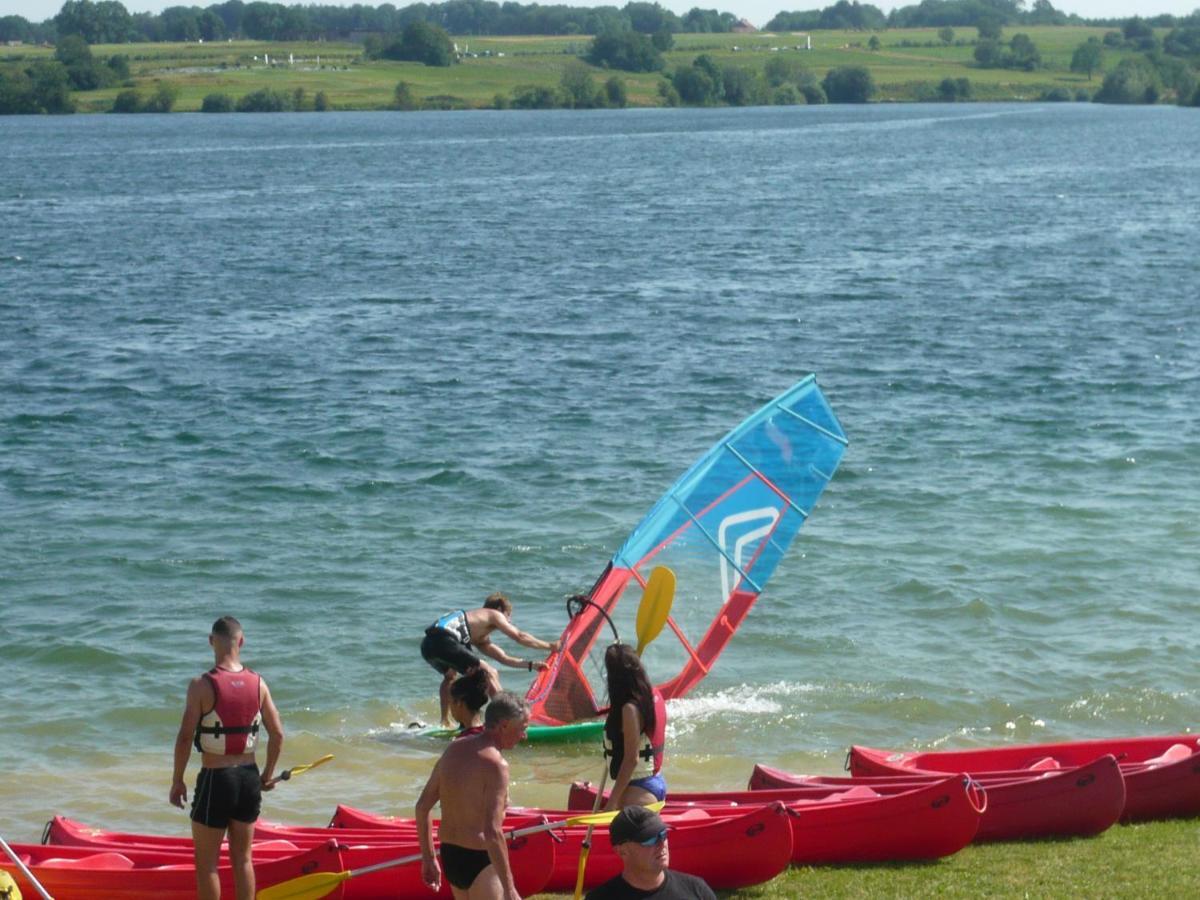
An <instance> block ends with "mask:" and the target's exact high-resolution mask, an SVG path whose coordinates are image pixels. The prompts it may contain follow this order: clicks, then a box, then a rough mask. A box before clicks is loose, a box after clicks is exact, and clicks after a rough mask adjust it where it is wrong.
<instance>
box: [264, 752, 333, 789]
mask: <svg viewBox="0 0 1200 900" xmlns="http://www.w3.org/2000/svg"><path fill="white" fill-rule="evenodd" d="M331 759H333V754H332V753H326V754H325V755H324V756H322V757H321V758H320V759H316V760H313V761H312V762H310V763H309V764H308V765H306V766H292V767H291V768H290V769H284V770H283V771H282V772H280V773H279V774H278V775H276V776H275V777H274V778H272V779H271V784H278V783H279V782H281V781H287V780H288V779H290V778H291V777H292V776H293V775H303V774H304V773H305V772H307V771H308V770H309V769H315V768H316V767H317V766H323V765H325V763H327V762H329V761H330V760H331Z"/></svg>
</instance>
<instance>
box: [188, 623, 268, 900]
mask: <svg viewBox="0 0 1200 900" xmlns="http://www.w3.org/2000/svg"><path fill="white" fill-rule="evenodd" d="M245 641H246V638H245V635H244V634H243V633H242V625H241V623H240V622H238V620H237V619H235V618H234V617H233V616H222V617H221V618H219V619H217V621H216V622H214V623H213V627H212V633H211V634H210V635H209V636H208V643H209V645H210V646H211V647H212V649H213V658H214V665H213V667H212V668H211V669H209V670H208V671H207V672H205V673H204V674H203V675H201V676H199V677H198V678H193V679H192V682H191V684H189V685H188V689H187V700H186V701H185V703H184V708H183V720H182V721H181V722H180V723H179V733H178V734H177V735H176V736H175V768H174V771H173V773H172V775H171V793H170V797H169V799H170V801H171V803H172V804H173V805H175V806H178V807H179V808H180V809H182V808H183V804H184V801H185V800H187V785H186V784H185V783H184V781H183V773H184V770H185V769H186V768H187V763H188V757H189V756H191V751H192V746H193V745H195V747H196V749H197V750H199V751H200V774H199V775H198V776H196V789H195V792H194V793H193V794H192V815H191V817H192V842H193V844H194V845H195V855H196V896H197V897H198V898H199V900H220V897H221V880H220V876H219V875H218V873H217V862H218V860H219V859H220V856H221V841H222V840H223V839H224V838H225V835H226V833H228V835H229V862H230V865H231V866H232V868H233V881H234V886H235V889H236V892H237V900H253V898H254V887H255V885H254V863H253V861H252V860H251V847H252V844H253V841H254V823H255V821H257V819H258V813H259V810H260V808H261V807H262V792H263V791H269V790H271V788H272V787H274V783H273V782H272V780H271V776H272V775H273V774H274V772H275V764H276V763H277V762H278V761H279V752H280V750H282V749H283V720H282V719H281V718H280V717H279V711H278V710H277V709H276V708H275V703H274V702H273V701H272V700H271V692H270V690H268V689H267V683H266V681H264V680H263V679H262V677H261V676H259V675H258V673H256V672H254V671H252V670H250V669H248V668H246V667H245V666H243V665H242V662H241V653H242V645H243V644H244V643H245ZM260 726H261V727H263V728H266V730H267V760H266V765H265V766H264V767H263V770H262V771H261V772H260V771H259V770H258V765H257V764H256V763H255V761H254V750H255V747H256V746H257V745H258V733H259V730H260Z"/></svg>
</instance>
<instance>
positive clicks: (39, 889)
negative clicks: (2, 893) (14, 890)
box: [0, 837, 54, 900]
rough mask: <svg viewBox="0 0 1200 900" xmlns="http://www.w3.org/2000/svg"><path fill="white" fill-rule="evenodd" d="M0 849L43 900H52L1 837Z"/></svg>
mask: <svg viewBox="0 0 1200 900" xmlns="http://www.w3.org/2000/svg"><path fill="white" fill-rule="evenodd" d="M0 847H3V848H4V852H5V853H7V854H8V857H9V859H11V860H12V861H13V862H14V863H16V865H17V868H18V869H20V870H21V874H22V875H24V876H25V877H26V878H27V879H29V883H30V884H32V885H33V886H34V887H35V888H36V889H37V892H38V893H39V894H41V895H42V897H43V898H44V900H54V898H53V897H51V896H50V895H49V894H48V893H47V892H46V889H45V888H44V887H42V884H41V882H40V881H38V880H37V879H36V878H34V877H33V873H32V872H30V871H29V867H28V866H26V865H25V863H23V862H21V857H19V856H17V854H16V853H15V852H13V848H12V847H10V846H8V841H6V840H4V838H2V837H0Z"/></svg>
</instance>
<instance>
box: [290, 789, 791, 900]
mask: <svg viewBox="0 0 1200 900" xmlns="http://www.w3.org/2000/svg"><path fill="white" fill-rule="evenodd" d="M534 814H539V815H541V816H544V817H545V818H546V819H548V820H550V821H556V820H558V819H565V818H569V817H570V816H572V815H579V813H578V811H561V810H553V811H551V810H530V809H522V810H519V811H516V810H513V811H510V812H509V816H510V817H511V819H512V821H522V822H525V823H528V822H529V821H530V819H529V816H531V815H534ZM663 818H664V820H665V821H666V823H667V824H668V825H670V826H671V827H672V831H671V838H670V843H669V845H668V846H669V848H670V853H671V863H670V865H671V868H672V869H677V870H678V871H681V872H687V873H688V874H691V875H696V876H699V877H700V878H703V879H704V880H705V881H706V882H708V885H709V886H710V887H711V888H713V890H718V891H723V890H737V889H738V888H744V887H750V886H752V885H755V884H762V883H763V882H765V881H770V880H771V879H772V878H774V877H775V876H776V875H778V874H779V873H780V872H782V871H783V870H784V869H786V868H787V867H788V864H789V863H790V862H791V858H792V829H791V825H790V821H789V820H790V818H791V816H790V814H789V813H788V811H787V809H786V808H785V807H784V806H783V804H780V803H775V804H766V805H762V806H756V807H753V808H751V809H732V810H729V813H728V814H727V815H722V816H717V815H710V811H709V810H700V809H695V810H690V811H688V812H686V813H683V814H682V815H676V814H668V815H665V816H664V817H663ZM509 821H510V819H506V820H505V827H506V828H507V827H509V824H508V823H509ZM372 832H373V833H374V834H377V835H379V834H383V835H388V834H395V833H400V834H412V833H414V825H413V821H412V819H396V818H392V817H388V816H378V815H374V814H372V813H367V812H363V811H361V810H357V809H353V808H351V807H347V806H338V808H337V811H336V812H335V813H334V815H333V825H332V826H331V829H330V830H329V831H328V832H326V834H327V835H330V834H331V835H335V836H340V835H344V834H350V835H353V836H354V838H353V839H354V840H355V841H358V840H360V839H362V836H363V835H364V834H370V833H372ZM586 832H587V828H586V827H584V826H582V825H574V826H570V827H567V828H564V829H562V830H561V831H556V832H555V834H556V835H557V836H558V837H559V838H560V839H561V841H562V842H561V843H560V844H559V845H558V853H557V855H556V856H555V864H554V871H553V872H552V873H551V875H550V879H549V881H548V883H547V884H546V886H545V887H544V888H542V890H543V891H546V892H547V893H555V892H570V891H571V890H572V889H573V888H574V887H575V876H576V871H577V868H578V865H579V853H580V850H581V849H582V844H583V838H584V835H585V833H586ZM277 834H278V833H277ZM620 871H621V862H620V859H619V858H618V857H617V855H616V853H615V852H614V851H613V849H612V846H611V845H610V844H609V842H608V828H607V827H598V828H596V829H595V830H594V831H593V832H592V849H591V853H590V855H589V856H588V865H587V873H586V875H587V877H586V881H585V886H586V887H588V888H591V887H595V886H596V885H598V884H600V883H601V882H604V881H607V880H608V879H609V878H612V877H613V876H614V875H616V874H618V873H619V872H620Z"/></svg>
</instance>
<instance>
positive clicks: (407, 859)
mask: <svg viewBox="0 0 1200 900" xmlns="http://www.w3.org/2000/svg"><path fill="white" fill-rule="evenodd" d="M592 815H597V813H593V814H592ZM613 815H614V816H615V815H616V813H614V814H613ZM590 818H591V816H586V815H585V816H574V817H572V818H570V819H560V820H559V821H557V822H541V823H539V824H537V825H526V826H525V827H524V828H518V829H516V830H514V831H508V832H505V834H504V839H505V840H506V841H511V840H514V839H515V838H519V837H525V835H527V834H537V833H538V832H539V831H553V830H554V829H555V828H566V827H567V826H569V825H575V824H582V822H581V821H580V820H581V819H582V820H584V821H586V820H588V819H590ZM594 826H595V823H593V822H589V823H588V834H589V835H590V834H591V833H592V828H593V827H594ZM420 859H421V854H420V853H414V854H412V855H411V856H402V857H400V858H399V859H389V860H385V861H384V862H378V863H372V864H371V865H369V866H363V867H362V868H359V869H351V870H350V871H349V872H346V873H345V875H346V878H356V877H358V876H359V875H367V874H369V873H370V872H378V871H380V870H381V869H391V868H393V867H394V866H404V865H408V864H409V863H414V862H418V861H419V860H420Z"/></svg>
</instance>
